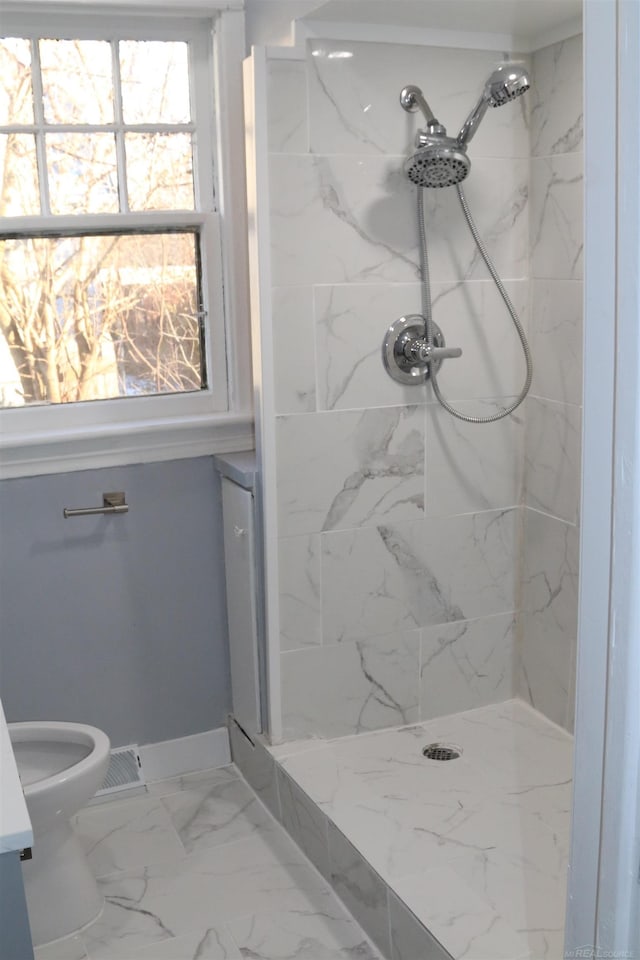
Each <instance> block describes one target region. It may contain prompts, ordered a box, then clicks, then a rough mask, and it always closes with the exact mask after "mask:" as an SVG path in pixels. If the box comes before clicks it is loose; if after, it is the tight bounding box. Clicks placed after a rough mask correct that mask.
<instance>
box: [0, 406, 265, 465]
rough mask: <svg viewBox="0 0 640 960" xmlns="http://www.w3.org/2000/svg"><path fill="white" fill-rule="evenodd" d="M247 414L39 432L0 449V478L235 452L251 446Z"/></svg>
mask: <svg viewBox="0 0 640 960" xmlns="http://www.w3.org/2000/svg"><path fill="white" fill-rule="evenodd" d="M253 442H254V433H253V424H252V422H251V420H249V419H247V418H246V417H243V416H239V415H233V414H231V415H222V416H220V417H218V418H212V417H202V418H200V420H199V421H198V418H196V417H193V418H179V419H176V420H175V421H174V422H173V423H169V422H167V423H164V424H162V423H160V424H158V423H154V424H153V426H150V425H149V424H148V423H144V424H142V426H141V427H140V429H139V430H136V429H135V427H134V428H133V429H131V428H126V429H123V430H121V431H119V432H117V433H116V432H114V431H112V430H104V431H98V430H93V431H91V433H90V434H89V435H86V436H82V435H76V436H73V435H72V436H67V437H65V438H62V437H55V436H54V437H51V438H48V437H39V438H38V439H37V441H35V442H32V443H25V444H24V445H22V446H19V447H18V446H16V447H13V448H11V449H10V450H9V451H2V453H1V455H0V480H8V479H13V478H16V477H35V476H42V475H43V474H48V473H74V472H76V471H77V470H92V469H98V468H99V467H122V466H126V465H127V464H132V463H156V462H160V461H163V460H184V459H186V458H190V457H203V456H209V455H213V454H215V453H234V452H236V451H238V450H247V449H250V448H251V447H252V446H253Z"/></svg>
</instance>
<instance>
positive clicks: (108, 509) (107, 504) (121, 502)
mask: <svg viewBox="0 0 640 960" xmlns="http://www.w3.org/2000/svg"><path fill="white" fill-rule="evenodd" d="M128 512H129V504H128V503H127V502H126V499H125V494H124V491H120V490H119V491H117V492H116V493H103V494H102V506H101V507H76V508H75V509H71V508H69V507H65V508H64V511H63V513H64V517H65V520H68V519H69V517H94V516H95V515H96V514H98V513H102V514H107V515H110V514H113V513H128Z"/></svg>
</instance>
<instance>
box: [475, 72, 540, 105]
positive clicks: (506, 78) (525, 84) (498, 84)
mask: <svg viewBox="0 0 640 960" xmlns="http://www.w3.org/2000/svg"><path fill="white" fill-rule="evenodd" d="M530 86H531V81H530V80H529V75H528V73H527V71H526V70H525V69H524V67H523V65H522V64H521V63H502V64H500V66H499V67H498V68H497V69H496V70H494V71H493V73H492V74H491V76H490V77H489V79H488V80H487V82H486V84H485V86H484V92H483V96H487V97H488V98H489V106H490V107H501V106H502V105H503V104H504V103H507V102H508V101H509V100H515V99H516V97H520V96H522V94H523V93H526V92H527V90H528V89H529V87H530Z"/></svg>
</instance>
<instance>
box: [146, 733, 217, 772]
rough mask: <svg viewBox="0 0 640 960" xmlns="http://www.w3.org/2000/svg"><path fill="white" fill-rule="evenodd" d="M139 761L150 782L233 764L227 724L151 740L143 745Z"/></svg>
mask: <svg viewBox="0 0 640 960" xmlns="http://www.w3.org/2000/svg"><path fill="white" fill-rule="evenodd" d="M140 760H141V762H142V772H143V773H144V779H145V780H146V782H147V783H149V782H150V781H152V780H166V779H167V778H168V777H178V776H180V774H183V773H193V772H195V771H196V770H208V769H210V768H211V767H223V766H225V764H227V763H231V751H230V749H229V733H228V731H227V728H226V727H217V728H216V729H215V730H206V731H205V732H204V733H194V734H193V736H191V737H180V739H179V740H163V741H162V742H161V743H149V744H147V746H145V747H142V746H141V747H140Z"/></svg>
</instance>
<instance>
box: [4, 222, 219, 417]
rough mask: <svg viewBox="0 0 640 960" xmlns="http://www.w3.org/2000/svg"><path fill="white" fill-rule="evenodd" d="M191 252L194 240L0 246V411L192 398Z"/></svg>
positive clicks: (194, 266)
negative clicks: (34, 406)
mask: <svg viewBox="0 0 640 960" xmlns="http://www.w3.org/2000/svg"><path fill="white" fill-rule="evenodd" d="M197 243H198V241H197V236H196V235H195V234H194V233H163V234H160V233H159V234H136V235H127V236H114V235H107V236H104V235H103V236H93V237H52V238H42V239H29V240H25V239H20V240H5V241H3V242H2V243H0V264H2V269H1V270H0V299H1V300H2V301H3V302H4V303H5V304H7V306H8V308H9V309H8V310H7V311H2V312H0V402H1V403H2V405H4V406H19V405H23V404H32V403H43V402H49V403H68V402H71V401H75V400H100V399H107V398H113V397H125V396H138V395H149V394H164V393H182V392H185V391H191V390H199V389H201V388H202V387H203V385H204V382H205V381H204V376H203V367H202V365H203V357H202V353H201V337H200V322H199V316H198V311H199V306H198V304H199V295H198V290H199V277H198V254H197ZM7 357H9V360H7V359H6V358H7Z"/></svg>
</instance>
